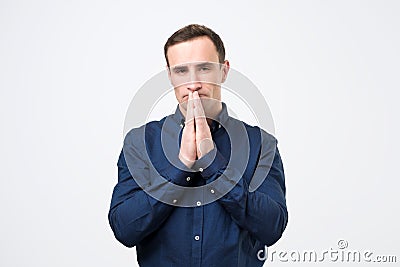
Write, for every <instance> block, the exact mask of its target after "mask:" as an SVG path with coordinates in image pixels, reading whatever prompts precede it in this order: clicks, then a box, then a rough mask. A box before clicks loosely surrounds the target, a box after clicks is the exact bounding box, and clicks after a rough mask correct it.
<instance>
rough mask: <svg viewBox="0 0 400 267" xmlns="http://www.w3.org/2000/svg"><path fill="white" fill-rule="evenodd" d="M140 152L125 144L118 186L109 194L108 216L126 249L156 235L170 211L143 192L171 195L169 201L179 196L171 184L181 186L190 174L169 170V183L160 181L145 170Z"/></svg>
mask: <svg viewBox="0 0 400 267" xmlns="http://www.w3.org/2000/svg"><path fill="white" fill-rule="evenodd" d="M128 140H129V139H128ZM131 140H132V139H131ZM136 140H137V138H136ZM142 151H143V150H141V149H139V148H138V147H136V146H135V145H133V144H132V143H131V142H125V144H124V148H123V150H122V151H121V153H120V156H119V160H118V164H117V165H118V183H117V185H116V186H115V188H114V190H113V195H112V199H111V205H110V210H109V214H108V219H109V223H110V226H111V229H112V230H113V232H114V235H115V237H116V239H117V240H118V241H120V242H121V243H122V244H123V245H125V246H127V247H133V246H135V245H137V244H138V243H139V242H140V241H141V240H142V239H143V238H145V237H146V236H147V235H149V234H151V233H152V232H154V231H156V230H157V229H158V228H159V227H160V225H161V224H162V223H163V222H164V221H165V220H166V219H167V218H168V216H169V215H170V213H171V212H172V210H173V209H174V206H172V205H169V204H165V203H163V202H161V201H158V200H157V199H155V198H153V197H152V196H150V195H149V194H148V193H147V192H157V193H158V194H164V195H162V197H164V198H168V197H169V196H168V195H167V196H166V195H165V194H171V196H170V197H171V198H177V197H179V192H177V190H170V189H169V187H170V186H171V184H172V183H174V184H179V183H183V181H184V180H185V178H186V177H187V175H189V174H190V173H186V172H185V171H183V170H180V169H179V168H176V167H172V166H170V167H169V168H168V169H167V170H166V172H167V173H169V177H172V179H170V178H168V177H167V178H165V177H160V174H158V172H157V171H155V170H153V169H152V168H151V167H150V166H149V164H148V163H147V161H146V160H145V159H146V157H144V155H143V154H142V153H141V152H142ZM133 177H135V179H134V178H133ZM170 182H172V183H170ZM139 184H140V185H139ZM143 189H146V190H143ZM146 191H147V192H146ZM159 196H160V197H161V195H159Z"/></svg>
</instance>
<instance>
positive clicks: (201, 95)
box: [182, 94, 209, 100]
mask: <svg viewBox="0 0 400 267" xmlns="http://www.w3.org/2000/svg"><path fill="white" fill-rule="evenodd" d="M199 97H200V98H209V97H208V96H207V95H203V94H199ZM188 98H189V95H184V96H183V97H182V99H183V100H187V99H188Z"/></svg>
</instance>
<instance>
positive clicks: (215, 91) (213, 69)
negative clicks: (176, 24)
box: [167, 36, 229, 111]
mask: <svg viewBox="0 0 400 267" xmlns="http://www.w3.org/2000/svg"><path fill="white" fill-rule="evenodd" d="M167 56H168V61H169V65H170V69H169V72H168V73H169V77H170V80H171V83H172V85H173V86H174V88H175V96H176V99H177V100H178V102H179V103H180V104H181V105H180V107H181V110H182V109H183V110H182V111H185V110H186V103H185V102H187V100H188V95H189V92H194V91H197V92H198V93H199V96H200V98H201V100H202V103H203V104H204V103H205V102H208V103H209V104H208V105H207V104H206V105H205V108H206V106H209V105H211V103H213V104H212V106H215V104H216V103H219V102H220V101H221V85H220V84H221V83H222V82H223V81H224V80H225V78H226V75H227V73H228V70H229V62H228V61H225V63H224V64H220V63H219V58H218V52H217V50H216V47H215V45H214V44H213V42H212V41H211V40H210V39H209V38H208V37H206V36H204V37H199V38H195V39H192V40H189V41H187V42H183V43H179V44H176V45H173V46H170V47H169V48H168V51H167ZM207 99H209V100H210V101H207ZM215 100H217V101H215Z"/></svg>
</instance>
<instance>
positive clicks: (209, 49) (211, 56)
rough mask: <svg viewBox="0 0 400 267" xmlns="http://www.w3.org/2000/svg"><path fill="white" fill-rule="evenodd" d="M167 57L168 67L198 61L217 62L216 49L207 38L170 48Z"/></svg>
mask: <svg viewBox="0 0 400 267" xmlns="http://www.w3.org/2000/svg"><path fill="white" fill-rule="evenodd" d="M167 56H168V61H169V65H170V66H174V65H180V64H184V63H188V62H198V61H208V62H218V52H217V48H216V47H215V45H214V43H213V42H212V41H211V39H210V38H208V37H207V36H202V37H198V38H195V39H192V40H189V41H187V42H182V43H179V44H175V45H173V46H170V47H169V48H168V52H167Z"/></svg>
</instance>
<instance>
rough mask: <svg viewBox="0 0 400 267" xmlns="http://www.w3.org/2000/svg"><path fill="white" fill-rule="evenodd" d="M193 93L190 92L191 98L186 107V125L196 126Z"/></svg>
mask: <svg viewBox="0 0 400 267" xmlns="http://www.w3.org/2000/svg"><path fill="white" fill-rule="evenodd" d="M193 104H194V103H193V93H192V92H189V98H188V103H187V108H186V118H185V124H186V126H193V127H194V110H193V109H194V106H193Z"/></svg>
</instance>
